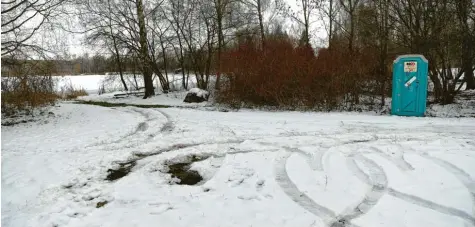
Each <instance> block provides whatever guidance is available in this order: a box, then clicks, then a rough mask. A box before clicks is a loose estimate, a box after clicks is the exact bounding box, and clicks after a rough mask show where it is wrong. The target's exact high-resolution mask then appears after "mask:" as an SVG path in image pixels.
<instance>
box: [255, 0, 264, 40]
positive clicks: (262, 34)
mask: <svg viewBox="0 0 475 227" xmlns="http://www.w3.org/2000/svg"><path fill="white" fill-rule="evenodd" d="M261 1H262V0H257V15H258V17H259V28H260V30H261V42H262V49H264V48H265V45H266V37H265V32H264V21H263V18H262V2H261Z"/></svg>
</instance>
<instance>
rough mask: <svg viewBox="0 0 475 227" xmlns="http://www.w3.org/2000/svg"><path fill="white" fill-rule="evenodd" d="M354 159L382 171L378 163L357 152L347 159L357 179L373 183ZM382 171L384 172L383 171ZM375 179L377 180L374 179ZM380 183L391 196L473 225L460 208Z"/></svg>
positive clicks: (372, 168) (467, 215) (470, 217)
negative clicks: (444, 204)
mask: <svg viewBox="0 0 475 227" xmlns="http://www.w3.org/2000/svg"><path fill="white" fill-rule="evenodd" d="M356 160H358V161H361V162H363V164H365V165H366V166H368V167H369V168H370V171H374V170H377V171H383V169H382V168H381V167H380V166H379V165H377V164H376V163H375V162H374V161H372V160H371V159H368V158H366V157H364V156H363V155H358V154H357V155H355V157H350V159H348V160H347V166H348V168H349V169H350V170H351V171H352V172H353V173H354V174H355V176H356V177H357V178H358V179H360V180H361V181H362V182H364V183H366V184H368V185H370V186H372V185H374V181H373V180H372V179H371V173H370V175H368V174H366V173H365V172H364V171H363V170H362V169H361V168H360V167H359V166H358V165H357V164H356ZM382 173H384V171H383V172H382ZM375 179H377V178H375ZM379 180H381V179H379ZM376 181H378V180H376ZM381 183H385V184H386V189H385V190H384V191H383V193H384V192H386V191H387V193H388V194H389V195H391V196H393V197H396V198H398V199H401V200H404V201H406V202H409V203H411V204H414V205H417V206H421V207H425V208H428V209H431V210H434V211H437V212H439V213H443V214H447V215H451V216H457V217H460V218H462V219H464V220H466V221H468V222H469V223H471V224H472V225H474V226H475V218H474V217H473V216H471V215H470V214H468V213H466V212H464V211H461V210H458V209H455V208H452V207H447V206H443V205H440V204H437V203H434V202H432V201H429V200H426V199H423V198H420V197H417V196H414V195H410V194H406V193H403V192H400V191H397V190H396V189H393V188H390V187H387V180H386V182H379V184H381ZM382 195H383V194H381V195H380V197H381V196H382ZM374 205H375V204H373V206H374Z"/></svg>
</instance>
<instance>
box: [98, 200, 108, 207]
mask: <svg viewBox="0 0 475 227" xmlns="http://www.w3.org/2000/svg"><path fill="white" fill-rule="evenodd" d="M107 203H108V202H107V201H102V202H98V203H97V204H96V208H101V207H103V206H105V205H106V204H107Z"/></svg>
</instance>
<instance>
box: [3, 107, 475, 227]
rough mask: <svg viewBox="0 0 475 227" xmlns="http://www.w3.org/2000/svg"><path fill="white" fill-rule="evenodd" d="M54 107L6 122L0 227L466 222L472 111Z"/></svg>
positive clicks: (471, 220)
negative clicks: (33, 117) (190, 181)
mask: <svg viewBox="0 0 475 227" xmlns="http://www.w3.org/2000/svg"><path fill="white" fill-rule="evenodd" d="M51 112H52V113H54V116H52V115H50V117H45V118H44V119H43V120H41V121H37V122H30V123H25V124H19V125H15V126H11V127H2V141H1V142H2V226H7V227H23V226H32V227H43V226H45V227H46V226H58V227H63V226H71V227H72V226H84V227H86V226H87V227H93V226H111V227H112V226H114V227H117V226H124V227H125V226H127V227H128V226H183V227H189V226H236V227H238V226H239V227H242V226H269V227H271V226H272V227H275V226H289V227H290V226H292V227H293V226H315V227H316V226H328V227H336V226H359V227H373V226H374V227H376V226H389V227H392V226H394V227H400V226H408V227H409V226H413V227H420V226H428V227H429V226H430V227H438V226H440V227H442V226H446V227H457V226H460V227H469V226H475V180H474V179H475V141H474V138H475V119H474V118H432V117H426V118H410V117H395V116H377V115H376V114H373V115H371V114H355V113H351V114H349V113H300V112H272V113H271V112H263V111H251V110H241V111H239V112H218V111H203V110H197V109H188V108H164V109H152V108H147V109H140V108H135V107H121V108H105V107H98V106H90V105H79V104H70V103H61V104H60V106H58V107H54V108H53V109H52V110H51ZM192 156H197V157H201V159H202V161H198V162H194V163H192V164H191V169H192V170H196V171H198V172H199V173H200V174H201V175H202V177H203V180H202V181H201V182H200V183H198V184H196V185H179V184H176V183H173V182H177V180H176V179H172V177H171V175H170V174H169V173H167V169H168V168H169V167H168V166H169V164H170V163H179V162H184V161H187V160H188V161H189V160H191V159H192ZM127 163H128V164H127ZM124 166H125V167H127V168H130V170H131V171H130V173H128V174H127V175H125V176H123V177H121V178H119V177H117V178H118V179H116V180H113V181H109V180H107V179H106V178H107V177H108V176H110V174H111V173H113V172H114V170H117V169H120V168H123V167H124Z"/></svg>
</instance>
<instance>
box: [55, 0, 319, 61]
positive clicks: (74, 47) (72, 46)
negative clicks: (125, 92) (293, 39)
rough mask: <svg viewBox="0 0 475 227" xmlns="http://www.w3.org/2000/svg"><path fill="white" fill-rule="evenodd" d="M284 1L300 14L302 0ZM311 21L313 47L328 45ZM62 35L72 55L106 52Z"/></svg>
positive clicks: (80, 38)
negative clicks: (299, 3) (299, 4)
mask: <svg viewBox="0 0 475 227" xmlns="http://www.w3.org/2000/svg"><path fill="white" fill-rule="evenodd" d="M284 1H285V2H286V3H287V4H289V5H290V6H291V8H292V10H293V11H294V12H298V11H299V10H300V8H299V6H298V4H297V2H300V0H284ZM311 19H312V20H311V21H313V23H312V25H311V29H310V33H311V34H310V35H311V36H312V37H311V39H312V40H311V41H312V45H313V46H314V47H316V46H319V47H321V46H324V45H326V43H325V42H326V40H325V39H326V38H327V32H326V31H325V28H324V26H323V24H322V22H321V18H320V17H319V16H317V15H314V16H313V17H312V18H311ZM285 20H286V23H285V25H286V27H287V29H288V31H289V32H291V34H294V32H297V31H296V28H297V27H298V25H297V23H295V22H292V20H291V19H290V18H285ZM77 26H79V25H77ZM291 26H293V27H291ZM72 29H74V28H72ZM76 29H78V30H80V29H81V28H76ZM61 34H62V35H61V36H62V37H65V36H66V37H67V38H66V39H65V40H67V41H66V42H64V43H63V44H62V45H65V49H66V50H68V51H69V54H70V55H76V56H78V55H83V54H84V53H88V54H89V55H94V54H95V53H97V52H99V53H101V52H102V53H104V52H106V51H105V50H100V49H98V48H93V47H92V46H90V45H87V46H86V45H83V42H84V39H83V37H84V36H83V35H78V34H67V33H65V32H62V33H61Z"/></svg>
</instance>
